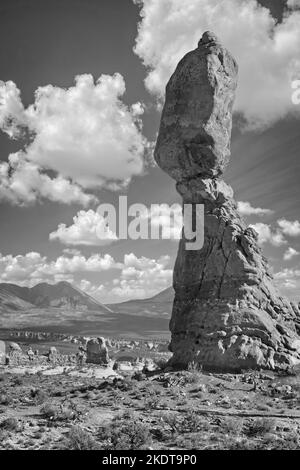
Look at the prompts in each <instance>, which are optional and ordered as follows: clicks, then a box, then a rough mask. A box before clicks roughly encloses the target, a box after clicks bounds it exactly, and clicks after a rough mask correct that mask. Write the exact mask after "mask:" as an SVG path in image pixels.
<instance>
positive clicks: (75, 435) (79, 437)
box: [62, 426, 100, 450]
mask: <svg viewBox="0 0 300 470" xmlns="http://www.w3.org/2000/svg"><path fill="white" fill-rule="evenodd" d="M62 448H63V449H68V450H99V448H100V446H99V444H98V442H97V441H96V440H95V439H94V438H93V436H91V435H90V433H89V432H87V431H85V430H84V429H82V428H81V427H80V426H73V427H72V428H71V429H70V431H69V433H68V436H67V437H66V438H65V439H64V441H63V443H62Z"/></svg>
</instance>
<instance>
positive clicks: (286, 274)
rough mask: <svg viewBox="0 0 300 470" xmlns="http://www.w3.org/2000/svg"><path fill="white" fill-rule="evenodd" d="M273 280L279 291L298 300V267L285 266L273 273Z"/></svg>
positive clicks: (299, 272) (299, 288) (299, 286)
mask: <svg viewBox="0 0 300 470" xmlns="http://www.w3.org/2000/svg"><path fill="white" fill-rule="evenodd" d="M274 277H275V281H276V284H277V286H278V288H279V289H280V291H281V292H282V293H283V294H285V295H289V296H291V297H292V298H294V299H295V300H298V301H300V295H299V290H300V269H299V268H295V269H288V268H285V269H283V270H282V271H279V272H277V273H276V274H275V276H274Z"/></svg>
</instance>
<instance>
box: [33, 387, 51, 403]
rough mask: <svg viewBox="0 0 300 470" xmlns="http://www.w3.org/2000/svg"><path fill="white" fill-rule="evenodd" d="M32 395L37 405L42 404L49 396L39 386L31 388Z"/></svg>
mask: <svg viewBox="0 0 300 470" xmlns="http://www.w3.org/2000/svg"><path fill="white" fill-rule="evenodd" d="M30 396H31V398H33V399H34V402H35V404H36V405H42V404H43V403H45V401H47V400H48V398H49V395H48V394H47V393H46V392H44V390H41V389H39V388H34V389H31V390H30Z"/></svg>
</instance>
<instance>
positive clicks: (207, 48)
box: [155, 32, 300, 371]
mask: <svg viewBox="0 0 300 470" xmlns="http://www.w3.org/2000/svg"><path fill="white" fill-rule="evenodd" d="M237 75H238V67H237V64H236V62H235V60H234V59H233V57H232V56H231V54H230V53H229V52H228V51H227V50H226V49H225V48H224V47H223V46H222V45H221V44H220V42H219V40H218V39H217V38H216V36H215V35H214V34H212V33H209V32H206V33H204V35H203V37H202V39H201V40H200V41H199V44H198V47H197V48H196V49H195V50H194V51H191V52H189V53H188V54H187V55H186V56H185V57H184V58H183V59H182V60H181V61H180V62H179V64H178V66H177V68H176V70H175V72H174V74H173V75H172V77H171V79H170V81H169V83H168V85H167V88H166V100H165V106H164V109H163V113H162V118H161V125H160V131H159V136H158V140H157V144H156V149H155V159H156V161H157V163H158V165H159V166H160V167H161V168H162V169H163V170H164V171H166V172H167V173H168V174H169V175H170V176H171V177H172V178H174V179H175V180H176V187H177V190H178V192H179V193H180V194H181V196H182V199H183V203H184V204H192V205H196V204H203V205H204V213H205V218H204V229H205V232H204V233H205V236H204V245H203V247H202V248H201V249H200V250H197V251H190V250H187V249H186V242H187V240H185V238H184V234H183V238H182V240H181V241H180V244H179V251H178V256H177V260H176V263H175V268H174V278H173V286H174V290H175V300H174V305H173V312H172V318H171V322H170V329H171V333H172V340H171V344H170V349H171V351H172V352H173V357H172V359H171V364H172V365H174V366H179V367H186V366H187V365H188V364H189V363H191V362H196V363H199V364H201V365H202V366H203V368H205V369H210V370H221V371H239V370H241V369H247V368H266V369H275V368H286V367H287V366H292V365H295V364H297V363H299V362H300V337H299V336H298V333H299V332H300V313H299V309H298V306H296V305H294V304H292V303H290V302H289V301H288V300H287V299H284V298H282V297H281V296H280V295H279V293H278V291H277V289H276V287H275V285H274V282H273V278H272V274H271V272H270V270H269V267H268V263H267V260H266V259H265V258H264V256H263V255H262V252H261V249H260V247H259V246H258V243H257V233H256V232H255V230H253V229H251V228H247V226H246V224H245V222H244V221H243V219H242V218H241V217H240V215H239V213H238V211H237V206H236V202H235V201H234V198H233V190H232V188H231V187H230V186H228V185H227V184H226V183H225V182H224V181H223V180H222V179H221V177H222V174H223V172H224V170H225V168H226V165H227V164H228V162H229V158H230V139H231V125H232V106H233V102H234V97H235V90H236V86H237Z"/></svg>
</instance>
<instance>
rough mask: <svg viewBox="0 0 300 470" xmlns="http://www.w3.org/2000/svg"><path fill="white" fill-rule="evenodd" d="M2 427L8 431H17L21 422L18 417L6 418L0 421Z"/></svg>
mask: <svg viewBox="0 0 300 470" xmlns="http://www.w3.org/2000/svg"><path fill="white" fill-rule="evenodd" d="M0 428H1V429H5V430H6V431H17V430H18V429H19V423H18V420H17V419H16V418H6V419H4V420H3V421H1V423H0Z"/></svg>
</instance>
